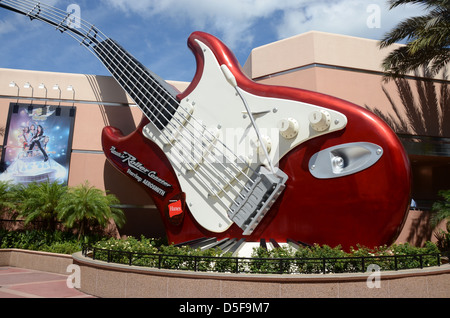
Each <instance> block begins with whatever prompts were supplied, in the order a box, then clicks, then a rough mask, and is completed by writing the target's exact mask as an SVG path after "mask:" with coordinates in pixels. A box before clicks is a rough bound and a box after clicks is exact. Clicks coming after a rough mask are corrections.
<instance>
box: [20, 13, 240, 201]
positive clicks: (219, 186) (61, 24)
mask: <svg viewBox="0 0 450 318" xmlns="http://www.w3.org/2000/svg"><path fill="white" fill-rule="evenodd" d="M36 7H37V6H35V7H33V9H32V10H30V11H29V13H28V14H30V13H32V12H33V11H34V9H35V8H36ZM38 9H39V11H38V14H41V13H42V12H41V11H40V8H38ZM33 17H34V18H38V17H39V15H38V16H37V17H36V15H33ZM67 17H68V15H66V16H65V17H64V19H63V20H62V21H61V22H60V24H59V25H58V26H57V29H58V28H59V27H63V28H66V26H64V25H63V23H64V21H65V20H66V19H67ZM30 18H31V16H30ZM92 29H93V26H91V27H90V29H89V31H88V33H87V35H86V36H85V37H84V38H83V39H86V38H87V37H88V36H89V32H90V30H92ZM66 30H67V29H66ZM68 30H69V31H71V29H68ZM60 31H61V30H60ZM63 31H64V29H63ZM63 31H62V32H63ZM69 34H70V33H69ZM96 34H97V30H96ZM76 35H78V36H80V34H79V33H76ZM76 40H77V41H78V42H80V43H81V44H84V43H83V42H82V41H80V40H79V39H77V38H76ZM91 40H92V39H91ZM96 40H97V39H96ZM97 41H98V40H97ZM109 42H110V41H108V42H107V43H109ZM91 43H92V41H91ZM91 43H90V44H91ZM113 43H114V42H113ZM108 45H109V44H108ZM89 47H90V46H89ZM110 48H111V47H110ZM116 56H117V55H116ZM116 56H115V57H116ZM121 57H122V60H123V55H121ZM111 62H112V61H111ZM118 62H119V63H121V64H122V66H123V63H122V62H120V61H118ZM133 62H134V61H133ZM128 65H129V64H128ZM109 69H112V68H111V66H110V67H109ZM127 71H128V69H127ZM129 73H130V75H132V74H131V72H129ZM116 74H117V72H116ZM117 75H119V74H117ZM122 75H125V74H124V72H123V69H122ZM133 77H134V76H133ZM135 79H136V78H135ZM136 88H137V87H136ZM141 93H142V92H141ZM158 93H159V92H158ZM143 95H144V96H145V94H143ZM161 97H163V96H161ZM163 98H164V97H163ZM141 101H142V100H141ZM158 102H159V101H158ZM170 105H171V104H170ZM171 106H172V105H171ZM160 113H161V112H160ZM161 115H163V116H164V114H162V113H161ZM153 116H155V114H154V113H153ZM155 117H156V118H157V116H155ZM166 120H167V118H166ZM158 121H159V122H160V120H159V119H158ZM160 123H161V122H160ZM174 128H177V127H174ZM191 134H192V133H191ZM164 136H165V134H164ZM172 136H173V135H172ZM165 137H166V136H165ZM173 137H174V138H175V136H173ZM166 138H167V137H166ZM168 141H169V140H168ZM171 144H172V143H171ZM172 145H173V144H172ZM208 152H209V150H208ZM210 154H211V153H210ZM201 155H202V153H201ZM192 158H193V159H194V161H195V158H194V157H192ZM197 164H199V163H198V162H197ZM189 165H190V164H189ZM190 166H191V165H190ZM191 168H193V167H192V166H191ZM213 168H214V167H213ZM227 172H228V171H227ZM205 173H206V174H207V175H208V176H209V174H208V173H207V172H205ZM228 173H229V172H228ZM218 175H219V176H221V174H220V173H219V174H218ZM222 180H223V181H225V183H227V184H228V186H230V187H231V188H232V189H233V185H232V184H231V183H230V182H229V181H228V180H225V179H223V178H222ZM203 182H204V181H203ZM213 182H214V183H216V182H215V181H214V180H213ZM216 187H217V188H218V191H219V192H221V191H222V190H224V189H223V188H222V185H218V184H217V183H216ZM208 188H209V187H208ZM209 190H210V192H212V194H213V195H214V191H211V189H209ZM225 194H226V195H227V196H228V194H227V193H226V192H225ZM239 194H240V193H239ZM241 197H242V196H241ZM228 198H229V199H230V200H231V201H234V199H232V198H231V197H229V196H228ZM226 206H227V205H226Z"/></svg>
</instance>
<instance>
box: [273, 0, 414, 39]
mask: <svg viewBox="0 0 450 318" xmlns="http://www.w3.org/2000/svg"><path fill="white" fill-rule="evenodd" d="M420 14H423V11H422V7H418V6H404V7H401V8H397V9H394V10H389V8H388V6H387V1H386V0H370V1H360V0H339V1H332V2H323V1H316V2H314V3H310V5H309V6H308V7H306V8H305V9H304V10H292V11H285V13H284V17H283V19H282V22H281V24H280V25H279V26H278V27H277V32H278V36H279V38H286V37H290V36H293V35H296V34H299V33H303V32H306V31H310V30H317V31H324V32H330V33H338V34H345V35H352V36H360V37H367V38H372V39H380V38H381V37H382V36H383V35H384V34H385V33H386V32H388V31H389V30H390V29H392V28H393V27H395V25H396V24H397V23H398V22H400V21H401V20H403V19H405V18H407V17H411V16H414V15H420Z"/></svg>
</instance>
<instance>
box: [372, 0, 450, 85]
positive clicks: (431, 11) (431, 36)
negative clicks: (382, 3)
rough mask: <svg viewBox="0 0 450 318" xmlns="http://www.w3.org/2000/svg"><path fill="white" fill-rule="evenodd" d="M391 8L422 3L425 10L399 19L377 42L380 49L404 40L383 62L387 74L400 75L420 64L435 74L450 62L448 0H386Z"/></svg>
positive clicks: (449, 10) (449, 11)
mask: <svg viewBox="0 0 450 318" xmlns="http://www.w3.org/2000/svg"><path fill="white" fill-rule="evenodd" d="M388 3H389V4H390V9H393V8H396V7H398V6H400V5H404V4H418V5H423V6H424V8H425V9H426V10H427V13H426V14H425V15H422V16H417V17H412V18H408V19H406V20H404V21H402V22H400V23H399V24H398V25H397V26H396V27H395V28H394V29H392V30H391V31H390V32H389V33H387V34H386V35H385V37H384V38H383V39H382V40H381V41H380V48H385V47H388V46H390V45H392V44H394V43H397V42H400V41H402V40H406V41H407V44H406V45H405V46H402V47H399V48H397V49H395V50H394V51H392V52H391V53H390V54H389V55H388V56H387V57H386V58H385V59H384V61H383V64H382V66H383V68H384V69H385V71H386V72H387V73H388V75H390V76H401V75H404V74H406V73H408V72H410V71H413V70H415V69H417V68H419V67H420V66H427V67H429V69H430V71H431V73H432V74H433V75H435V74H436V73H438V72H439V71H440V70H442V69H443V68H444V67H445V66H446V64H447V63H448V62H449V61H450V0H388Z"/></svg>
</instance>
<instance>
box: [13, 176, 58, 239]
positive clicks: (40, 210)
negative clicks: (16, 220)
mask: <svg viewBox="0 0 450 318" xmlns="http://www.w3.org/2000/svg"><path fill="white" fill-rule="evenodd" d="M66 192H67V187H66V186H65V185H63V184H60V183H58V182H56V181H54V182H49V181H47V182H42V183H30V184H28V185H23V184H21V185H17V186H16V187H15V188H14V195H15V199H16V201H17V202H18V204H17V209H18V211H19V215H20V216H22V217H24V221H25V225H27V224H28V223H29V222H32V221H42V222H43V223H44V226H43V227H44V228H45V229H47V230H49V231H55V230H56V225H57V223H58V218H57V217H58V214H57V207H58V204H59V201H60V200H61V198H62V196H63V195H64V194H65V193H66Z"/></svg>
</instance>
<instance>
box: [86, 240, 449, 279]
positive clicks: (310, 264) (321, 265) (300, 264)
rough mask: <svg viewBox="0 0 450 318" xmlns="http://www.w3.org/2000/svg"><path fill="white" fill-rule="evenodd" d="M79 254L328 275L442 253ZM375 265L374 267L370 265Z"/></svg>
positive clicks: (395, 266) (156, 264)
mask: <svg viewBox="0 0 450 318" xmlns="http://www.w3.org/2000/svg"><path fill="white" fill-rule="evenodd" d="M82 253H83V255H84V256H86V257H91V258H92V259H93V260H100V261H105V262H108V263H117V264H126V265H130V266H131V265H134V266H145V267H152V268H157V269H171V270H190V271H196V272H222V273H258V274H327V273H357V272H367V271H368V270H369V269H373V268H375V269H376V270H380V271H386V270H395V271H397V270H401V269H411V268H424V267H430V266H440V265H441V254H440V253H432V254H413V255H392V256H352V257H320V258H255V257H226V256H223V257H222V256H199V255H166V254H159V253H155V254H151V253H137V252H129V251H118V250H110V249H102V248H97V247H87V246H85V247H83V250H82ZM370 265H374V266H376V267H373V266H372V267H370Z"/></svg>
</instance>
